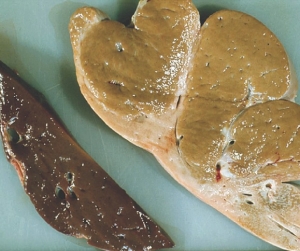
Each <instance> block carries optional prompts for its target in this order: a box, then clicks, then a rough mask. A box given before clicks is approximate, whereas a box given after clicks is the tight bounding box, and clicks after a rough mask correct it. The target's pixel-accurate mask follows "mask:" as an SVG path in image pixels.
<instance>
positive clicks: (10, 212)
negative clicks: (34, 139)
mask: <svg viewBox="0 0 300 251" xmlns="http://www.w3.org/2000/svg"><path fill="white" fill-rule="evenodd" d="M137 2H138V1H137V0H81V1H74V0H72V1H71V0H66V1H64V0H51V1H50V0H0V60H2V61H4V62H5V63H6V64H8V65H9V66H10V67H12V68H13V69H15V70H17V71H18V72H19V74H20V75H21V76H22V77H23V78H24V79H25V80H26V81H27V82H29V83H30V84H31V85H32V86H34V87H35V88H36V89H38V90H39V91H41V92H42V93H43V94H44V95H45V96H46V98H47V99H48V101H49V103H50V104H51V105H52V106H53V108H54V109H55V110H56V111H57V113H58V114H59V116H60V118H61V119H62V120H63V121H64V123H65V125H66V126H67V128H68V129H69V130H70V131H71V133H72V134H73V135H74V137H75V138H76V140H77V141H78V142H79V144H80V145H81V146H82V147H83V148H84V149H85V150H86V151H87V152H88V153H89V154H90V155H91V156H92V157H93V158H94V159H95V160H96V161H97V162H98V163H99V164H100V165H101V166H102V167H103V168H104V169H105V170H106V171H107V172H108V173H109V174H110V175H111V176H112V177H113V178H114V179H115V180H116V181H117V182H118V183H119V184H120V186H122V187H123V188H124V189H125V190H126V191H127V192H128V193H129V194H130V195H131V196H132V197H133V198H134V199H135V200H136V201H137V202H138V203H139V204H140V205H141V206H142V207H143V208H144V209H145V211H147V212H148V214H149V215H151V216H152V217H153V218H154V219H155V220H156V221H157V222H158V223H159V224H160V225H161V226H162V227H163V228H164V229H165V230H166V231H167V232H168V233H169V235H170V236H171V237H172V238H173V240H174V241H175V243H176V247H175V248H174V249H173V250H187V251H192V250H193V251H196V250H277V249H276V248H275V247H273V246H271V245H269V244H267V243H265V242H264V241H261V240H260V239H258V238H256V237H254V236H252V235H251V234H249V233H247V232H246V231H244V230H243V229H241V228H240V227H239V226H237V225H236V224H235V223H233V222H231V221H230V220H228V219H227V218H226V217H224V216H223V215H221V214H219V213H218V212H216V211H215V210H214V209H212V208H211V207H209V206H207V205H206V204H204V203H202V202H201V201H199V200H197V199H196V198H195V197H194V196H193V195H191V194H190V193H188V192H187V191H186V190H185V189H184V188H182V187H181V186H180V185H178V184H177V183H176V182H175V181H174V180H173V179H172V178H171V177H170V176H169V175H168V174H167V173H166V172H165V171H164V170H163V168H162V167H161V166H160V165H159V164H158V163H157V161H156V160H155V159H154V157H153V156H152V155H151V154H149V153H147V152H145V151H143V150H142V149H139V148H137V147H135V146H133V145H131V144H130V143H128V142H127V141H126V140H124V139H123V138H121V137H120V136H118V135H117V134H116V133H114V132H113V131H111V130H110V129H109V128H108V127H107V126H106V125H104V123H103V122H102V121H101V120H100V119H99V118H98V117H97V116H96V115H95V114H94V113H93V111H92V110H91V109H90V107H89V106H88V105H87V103H86V102H85V100H84V98H83V97H82V96H81V94H80V92H79V88H78V86H77V83H76V77H75V70H74V65H73V58H72V50H71V46H70V42H69V34H68V21H69V17H70V15H71V14H72V13H73V12H74V11H75V9H76V8H78V7H80V6H84V5H91V6H95V7H98V8H100V9H102V10H103V11H105V12H107V13H108V14H109V16H110V17H111V18H112V19H116V20H119V21H122V22H126V21H128V20H130V17H131V15H132V14H133V12H134V11H135V8H136V5H137ZM194 3H195V5H196V6H197V7H198V9H199V10H200V12H201V13H202V17H203V18H205V17H206V16H207V15H208V14H210V13H212V12H214V11H216V10H219V9H224V8H227V9H234V10H239V11H243V12H246V13H248V14H251V15H253V16H254V17H256V18H257V19H259V20H260V21H262V22H263V23H264V24H265V25H266V26H268V27H269V28H270V29H271V30H272V31H273V32H274V33H275V34H276V35H277V37H278V38H279V39H280V40H281V42H282V43H283V45H284V46H285V48H286V50H287V53H288V54H289V56H290V59H291V61H292V62H293V63H294V66H295V68H296V72H297V74H298V78H300V14H299V12H300V1H298V0H294V1H293V0H286V1H284V0H246V1H245V0H231V1H230V0H219V1H216V0H215V1H214V0H202V1H201V0H195V1H194ZM299 100H300V99H299ZM0 250H7V251H8V250H22V251H26V250H39V251H44V250H51V251H56V250H57V251H63V250H72V251H77V250H81V251H84V250H94V249H93V248H91V247H88V246H86V245H85V243H84V241H80V240H77V239H75V238H72V237H68V236H65V235H63V234H61V233H59V232H57V231H56V230H54V229H52V228H51V227H50V226H49V225H47V224H46V223H45V222H44V221H43V219H42V218H41V217H40V216H39V215H38V213H37V212H36V211H35V209H34V207H33V205H32V204H31V202H30V200H29V198H28V196H27V195H26V194H25V192H24V190H23V188H22V187H21V184H20V182H19V179H18V176H17V173H16V172H15V170H14V168H13V167H12V166H11V165H10V164H9V163H8V162H7V160H6V158H5V155H4V153H3V150H2V149H0Z"/></svg>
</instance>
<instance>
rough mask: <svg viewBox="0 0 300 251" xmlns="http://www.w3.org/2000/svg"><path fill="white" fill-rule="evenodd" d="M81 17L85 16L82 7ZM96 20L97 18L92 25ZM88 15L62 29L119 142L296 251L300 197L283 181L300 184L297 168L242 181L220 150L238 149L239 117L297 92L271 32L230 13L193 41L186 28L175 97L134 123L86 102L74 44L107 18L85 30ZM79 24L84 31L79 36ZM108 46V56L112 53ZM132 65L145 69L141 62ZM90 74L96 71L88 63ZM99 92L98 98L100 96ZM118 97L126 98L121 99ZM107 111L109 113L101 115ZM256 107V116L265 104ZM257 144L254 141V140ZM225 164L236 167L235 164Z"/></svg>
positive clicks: (116, 108)
mask: <svg viewBox="0 0 300 251" xmlns="http://www.w3.org/2000/svg"><path fill="white" fill-rule="evenodd" d="M161 2H162V1H157V0H151V1H146V0H143V1H140V3H139V6H138V9H137V12H136V13H135V15H134V17H133V20H134V21H135V22H136V21H137V19H138V17H139V13H145V12H143V11H145V10H146V9H151V8H152V7H154V6H153V5H157V6H159V5H160V3H161ZM163 2H164V3H166V5H169V6H172V5H173V4H174V3H176V4H177V3H185V4H188V3H190V4H191V1H188V0H182V1H171V0H165V1H163ZM89 10H90V9H89ZM186 10H187V9H186ZM79 11H80V12H81V13H84V11H86V9H85V10H79ZM178 11H180V12H179V13H177V14H178V15H180V14H182V13H183V12H182V11H183V10H182V9H180V10H178ZM188 11H190V12H191V14H190V15H189V14H188V13H185V15H184V17H185V18H189V17H193V18H194V21H195V18H196V17H197V14H196V10H195V8H192V7H191V5H190V7H189V9H188ZM188 11H187V12H188ZM162 13H163V12H161V11H157V12H156V13H155V15H156V18H154V19H153V22H151V23H150V22H149V23H147V28H149V29H150V28H151V27H148V26H153V27H159V28H162V27H160V26H158V25H157V23H155V21H156V20H159V19H160V18H161V15H162ZM98 14H99V13H98ZM89 15H90V13H89ZM99 16H102V18H100V19H99ZM86 17H87V16H86V15H84V14H83V15H82V17H80V18H81V19H80V20H78V16H76V15H75V16H74V17H73V18H72V19H71V23H70V31H71V38H72V43H73V50H74V59H75V65H76V71H77V72H76V73H77V78H78V82H79V84H80V87H81V91H82V93H83V95H84V96H85V98H86V99H87V101H88V102H89V104H90V105H91V107H92V108H93V109H94V110H95V112H96V113H97V114H98V115H99V116H100V117H101V118H102V119H103V120H104V121H105V122H106V123H107V124H108V125H109V126H110V127H111V128H112V129H114V130H115V131H116V132H118V133H119V134H120V135H122V136H123V137H125V138H126V139H128V140H129V141H131V142H132V143H134V144H136V145H138V146H141V147H143V148H145V149H147V150H149V151H150V152H151V153H153V154H154V156H155V157H156V158H157V160H158V161H159V162H160V163H161V164H162V166H163V167H164V168H165V169H166V171H168V172H169V173H170V175H172V177H173V178H174V179H175V180H177V181H178V182H179V183H180V184H181V185H183V186H184V187H185V188H187V189H188V190H189V191H190V192H192V193H193V194H194V195H195V196H197V197H198V198H199V199H201V200H203V201H204V202H206V203H208V204H209V205H211V206H213V207H214V208H215V209H217V210H219V211H220V212H222V213H223V214H224V215H226V216H227V217H229V218H230V219H231V220H233V221H234V222H236V223H237V224H239V225H240V226H242V227H244V228H245V229H246V230H248V231H250V232H251V233H253V234H254V235H257V236H258V237H260V238H262V239H264V240H266V241H268V242H270V243H273V244H275V245H277V246H279V247H282V248H285V249H297V248H298V249H299V244H298V242H299V239H298V237H299V236H300V235H299V230H298V228H297V224H298V225H299V223H298V222H299V219H298V218H297V215H296V214H295V213H294V212H295V211H298V210H297V207H298V198H299V191H298V190H297V188H296V187H295V186H293V185H290V184H285V183H282V182H284V181H291V180H292V179H299V178H300V177H299V176H300V175H299V172H298V167H299V164H298V162H295V161H294V162H292V161H291V160H292V159H290V161H282V162H280V161H277V162H276V161H275V162H274V163H273V164H271V165H267V166H265V167H264V168H261V169H259V170H257V169H251V171H253V172H251V174H249V175H248V176H246V177H244V176H243V174H240V173H242V170H243V168H244V169H245V167H243V168H242V167H237V168H234V167H236V166H237V165H238V163H239V162H238V161H237V160H236V159H234V158H231V159H230V156H231V152H230V151H231V150H233V149H234V148H230V147H228V148H226V147H227V146H232V147H237V146H238V144H239V142H243V139H242V137H240V136H238V135H235V134H234V132H233V131H232V130H233V128H236V125H237V126H238V127H239V126H240V125H239V120H238V119H237V118H238V115H239V114H240V113H241V112H242V111H244V112H243V114H245V116H250V115H249V114H250V113H251V109H254V107H253V108H252V107H251V109H250V108H249V110H248V109H247V110H245V109H246V108H247V107H249V106H251V105H253V104H255V103H261V102H268V100H276V99H279V98H285V99H290V100H293V98H294V96H295V94H296V89H297V81H296V78H295V75H293V71H292V69H291V64H290V62H289V60H288V58H287V55H286V53H285V51H284V49H283V47H282V45H281V44H280V42H279V41H278V39H277V38H276V37H275V36H274V34H272V33H271V32H270V31H269V30H268V29H267V28H266V27H265V26H263V25H262V24H261V23H259V22H258V21H257V20H255V19H254V18H251V17H249V16H248V15H246V14H243V13H240V12H235V11H221V12H218V13H216V14H214V15H212V16H211V17H210V18H209V19H208V21H207V22H206V23H205V24H204V25H203V27H202V31H201V34H200V36H199V33H198V28H199V27H198V25H197V24H195V23H194V26H193V25H190V26H189V25H188V26H187V28H188V29H187V30H186V32H187V33H188V34H190V36H189V38H193V36H192V34H195V35H197V37H196V38H197V39H195V38H194V40H191V41H189V40H186V41H185V42H187V43H189V44H190V45H193V46H192V48H190V50H187V51H188V53H190V54H189V55H186V56H187V58H186V59H187V64H184V66H185V67H186V68H185V69H181V70H182V73H183V74H182V75H181V78H179V79H180V80H181V81H179V82H177V83H176V84H177V85H178V89H177V92H174V93H176V94H178V96H179V95H181V98H179V97H177V96H176V95H174V99H173V101H172V102H173V104H172V105H169V106H168V107H167V106H166V107H167V108H168V109H165V110H164V113H163V114H161V115H160V114H159V113H158V112H157V111H155V110H154V109H149V110H148V111H149V113H148V114H146V116H144V117H143V118H142V117H141V116H140V115H141V114H140V115H137V116H136V117H132V116H131V115H132V111H131V110H130V109H128V108H126V107H125V106H124V104H123V105H118V102H119V101H118V100H117V99H116V98H115V96H114V95H111V99H109V100H108V99H103V98H99V97H98V96H93V95H94V93H93V88H91V87H92V86H93V83H91V81H90V80H89V79H88V78H87V77H86V73H85V70H84V69H85V67H84V65H83V63H84V61H82V57H81V54H82V52H83V50H82V48H81V44H80V42H81V41H82V38H83V37H85V36H87V35H88V31H89V29H90V27H93V26H94V25H96V26H97V25H98V23H99V22H101V20H103V19H104V17H105V15H103V13H102V14H101V15H98V20H95V18H92V20H93V21H92V22H85V21H84V19H85V18H86ZM90 17H94V15H90ZM185 18H184V19H183V20H185ZM96 19H97V18H96ZM140 20H142V19H140ZM147 20H148V19H144V20H143V21H142V22H144V21H145V22H146V21H147ZM81 21H83V23H84V24H83V25H82V27H84V28H79V29H77V28H76V26H77V24H78V23H80V22H81ZM148 21H149V20H148ZM185 21H186V20H185ZM198 21H199V20H198ZM195 22H196V21H195ZM104 23H105V22H103V25H104ZM106 23H107V22H106ZM140 24H141V23H140ZM187 24H190V23H189V22H187ZM221 26H223V27H221ZM124 29H125V28H124ZM155 29H156V28H155ZM193 29H194V32H193ZM74 31H75V32H74ZM169 35H170V36H171V35H173V36H174V35H175V34H173V33H172V34H169ZM229 35H230V36H229ZM94 39H96V38H95V37H94ZM97 39H98V37H97ZM149 39H150V38H149ZM157 39H159V37H158V38H157ZM174 39H177V38H175V37H174ZM198 39H199V40H198ZM151 41H152V40H151ZM232 41H234V43H233V42H232ZM102 45H103V46H105V44H102ZM106 48H107V47H104V49H103V50H101V49H99V48H98V49H99V58H102V56H101V53H103V51H105V49H106ZM111 48H112V47H110V49H109V50H111V51H113V49H111ZM124 51H125V50H124ZM124 51H123V52H124ZM105 53H106V52H105ZM131 53H133V52H131ZM111 55H113V54H111ZM100 60H103V59H100ZM140 60H141V62H142V63H145V64H147V63H148V62H147V61H146V60H145V59H140ZM169 60H171V58H169ZM95 69H96V70H97V69H98V68H97V67H96V65H95ZM100 69H101V68H100ZM139 69H140V68H136V69H133V68H132V66H131V65H128V64H123V65H122V67H120V68H119V70H122V71H118V72H117V73H116V72H115V69H114V68H113V69H110V70H111V72H112V76H114V74H117V76H120V78H122V79H123V78H124V80H126V79H127V76H128V74H129V73H128V72H127V71H130V72H131V73H132V71H134V73H135V72H136V71H137V70H139ZM141 69H143V66H142V67H141ZM123 74H124V77H122V75H123ZM173 80H174V81H175V80H176V79H175V78H173ZM174 83H175V82H174ZM183 83H185V84H186V85H183ZM100 84H101V83H100ZM100 84H99V85H98V88H99V92H100V90H102V89H101V88H102V87H101V85H100ZM139 85H141V86H143V85H145V83H144V82H142V83H139ZM111 94H112V93H111ZM132 94H135V93H124V97H127V98H129V99H131V100H133V99H132ZM140 94H141V95H142V94H144V93H142V92H141V93H140ZM152 94H153V96H152V95H149V90H148V92H147V94H146V95H145V97H144V98H143V97H142V96H141V97H139V98H141V100H145V101H147V100H149V97H152V98H153V99H155V98H156V95H157V98H164V97H161V96H160V95H159V94H157V93H152ZM118 95H121V97H122V99H123V98H124V97H123V96H122V94H121V93H120V92H119V93H118ZM162 100H163V99H162ZM166 100H167V99H166ZM177 101H178V102H177ZM143 102H144V101H142V103H143ZM271 102H273V101H271ZM280 102H281V101H280ZM285 102H287V101H285ZM111 104H113V105H111ZM169 104H171V103H169ZM287 104H289V103H287ZM108 105H111V106H109V107H110V108H109V109H108V108H107V107H108ZM261 105H262V109H263V110H264V109H265V107H266V106H265V103H263V104H261ZM271 106H272V107H273V108H274V109H275V110H276V109H278V107H280V105H279V103H274V104H273V103H272V105H271ZM297 109H298V108H297ZM243 114H242V115H243ZM246 114H248V115H246ZM128 116H129V117H130V119H128ZM248 119H249V118H248ZM283 119H284V118H283ZM286 125H287V124H284V126H286ZM290 132H292V131H290ZM233 137H234V139H233ZM276 140H277V139H276ZM257 142H258V143H261V142H260V141H259V140H258V141H257ZM234 151H235V150H234ZM241 151H244V149H241ZM285 158H286V159H287V160H288V158H287V157H285ZM233 160H234V161H236V163H235V164H234V165H232V161H233ZM242 164H244V163H242ZM231 165H232V166H231ZM283 168H284V172H283V171H282V170H283ZM245 170H247V168H246V169H245ZM286 202H287V203H286ZM284 213H286V215H285V214H284Z"/></svg>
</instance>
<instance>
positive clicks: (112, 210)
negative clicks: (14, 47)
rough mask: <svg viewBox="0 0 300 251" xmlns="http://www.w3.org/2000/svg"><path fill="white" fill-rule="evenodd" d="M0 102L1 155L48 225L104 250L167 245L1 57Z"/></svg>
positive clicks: (163, 236)
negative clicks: (5, 157)
mask: <svg viewBox="0 0 300 251" xmlns="http://www.w3.org/2000/svg"><path fill="white" fill-rule="evenodd" d="M0 103H1V107H0V108H1V135H2V139H3V145H4V149H5V153H6V156H7V159H8V160H9V161H10V162H11V163H12V164H13V165H14V166H15V168H16V170H17V172H18V175H19V177H20V180H21V182H22V185H23V186H24V189H25V191H26V193H27V194H28V195H29V196H30V199H31V201H32V203H33V204H34V205H35V208H36V210H37V211H38V212H39V214H40V215H41V216H42V217H43V218H44V220H45V221H46V222H48V223H49V224H50V225H51V226H52V227H53V228H55V229H56V230H58V231H60V232H62V233H64V234H68V235H73V236H76V237H84V238H86V239H87V240H88V243H89V244H90V245H93V246H95V247H98V248H101V249H105V250H150V249H151V248H152V249H161V248H169V247H172V246H173V242H172V240H171V239H170V238H169V237H168V236H167V235H166V234H165V232H164V231H163V230H162V229H161V228H160V227H159V226H158V225H157V224H156V223H155V222H154V221H153V220H151V219H150V217H149V216H148V215H147V214H146V213H145V212H144V211H143V210H142V209H141V207H139V206H138V205H137V203H135V202H134V201H133V200H132V199H131V198H130V197H129V196H128V195H127V194H126V192H125V191H124V190H123V189H122V188H120V187H119V186H118V185H117V184H116V182H114V181H113V179H112V178H111V177H109V175H108V174H107V173H106V172H105V171H104V170H103V169H102V168H101V167H100V166H99V165H98V164H97V163H96V162H95V161H94V160H93V159H92V158H91V157H90V156H89V155H88V154H87V153H86V152H85V151H84V150H83V149H82V148H81V147H80V146H79V145H78V144H77V143H76V142H75V140H74V139H73V138H72V136H71V135H70V134H69V133H68V132H67V130H66V129H65V128H64V126H63V124H62V123H61V122H60V120H59V119H58V117H57V116H56V115H55V113H54V112H53V111H52V110H51V108H50V107H49V105H47V103H46V102H45V100H44V99H43V97H42V96H41V95H40V94H39V93H37V92H36V91H35V90H33V89H32V88H30V87H29V86H28V85H27V84H26V83H25V82H24V81H23V80H22V79H21V78H20V77H19V76H18V75H17V74H15V72H14V71H12V70H11V69H10V68H8V67H7V66H6V65H5V64H4V63H2V62H0ZM100 154H101V153H100Z"/></svg>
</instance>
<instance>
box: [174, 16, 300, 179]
mask: <svg viewBox="0 0 300 251" xmlns="http://www.w3.org/2000/svg"><path fill="white" fill-rule="evenodd" d="M200 35H202V39H201V41H200V44H199V45H198V49H197V54H196V56H195V58H194V60H193V67H192V70H191V71H190V73H189V75H188V85H189V88H188V91H187V98H186V99H185V100H184V103H183V106H184V111H183V113H182V114H181V116H180V117H179V119H178V126H177V135H178V136H177V137H182V140H181V143H180V150H181V153H182V157H183V158H184V159H185V160H186V161H187V163H188V164H189V165H188V166H190V169H191V171H192V173H193V174H194V175H195V176H196V177H198V178H199V180H201V179H203V180H207V179H209V180H211V179H215V174H214V173H215V171H214V170H215V169H216V165H217V163H218V159H219V158H220V157H221V155H222V152H223V150H224V148H225V147H226V145H227V144H229V143H230V142H231V141H232V139H231V138H230V137H229V135H228V129H229V127H230V124H231V123H233V122H234V120H235V118H236V116H237V115H238V114H239V113H240V112H241V111H242V110H243V109H245V107H247V106H250V105H252V104H255V103H261V102H265V101H267V100H274V99H279V98H289V99H292V98H294V96H295V92H296V88H295V87H294V86H293V83H292V81H294V82H296V81H295V79H293V78H294V76H292V74H291V69H290V64H289V60H288V56H287V54H286V52H285V50H284V48H283V46H282V44H281V43H280V42H279V41H278V39H277V38H276V36H275V35H274V34H273V33H272V32H271V31H270V30H269V29H267V28H266V27H265V26H264V25H263V24H261V23H260V22H259V21H257V20H256V19H254V18H253V17H251V16H249V15H247V14H244V13H240V12H236V11H230V10H223V11H219V12H217V13H214V14H213V15H212V16H210V17H209V18H208V19H207V20H206V22H205V23H204V24H203V26H202V29H201V34H200ZM196 107H197V108H196Z"/></svg>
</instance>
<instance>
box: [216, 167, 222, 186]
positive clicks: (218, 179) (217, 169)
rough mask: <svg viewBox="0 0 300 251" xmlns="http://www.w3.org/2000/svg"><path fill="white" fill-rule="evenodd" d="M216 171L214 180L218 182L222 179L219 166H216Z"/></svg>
mask: <svg viewBox="0 0 300 251" xmlns="http://www.w3.org/2000/svg"><path fill="white" fill-rule="evenodd" d="M216 171H217V174H216V180H217V182H218V181H220V179H221V178H222V175H221V165H220V164H217V166H216Z"/></svg>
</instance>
